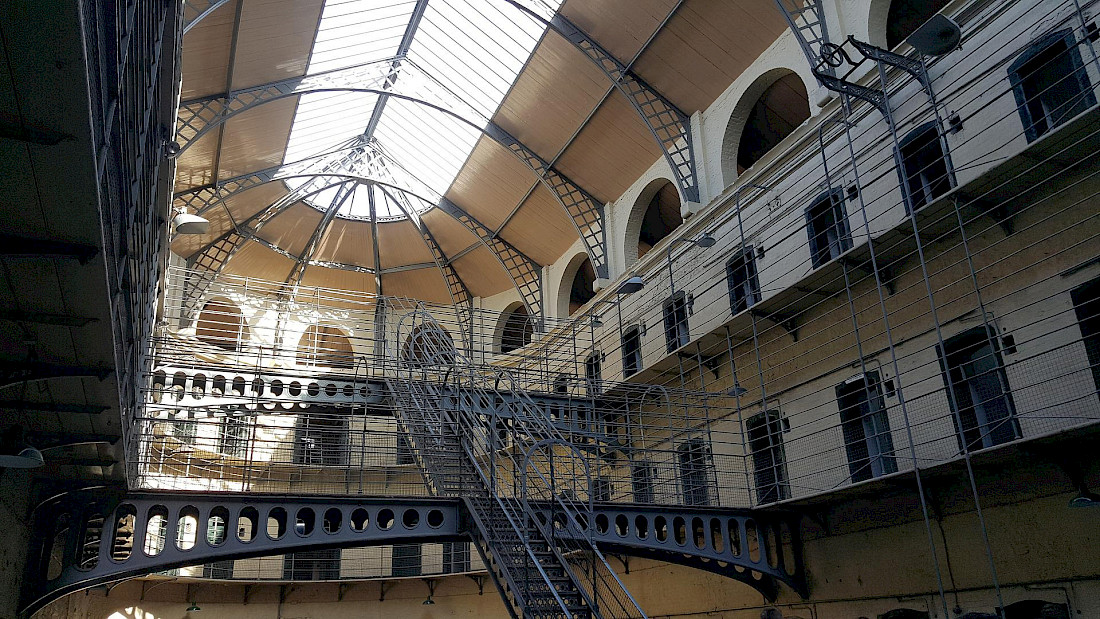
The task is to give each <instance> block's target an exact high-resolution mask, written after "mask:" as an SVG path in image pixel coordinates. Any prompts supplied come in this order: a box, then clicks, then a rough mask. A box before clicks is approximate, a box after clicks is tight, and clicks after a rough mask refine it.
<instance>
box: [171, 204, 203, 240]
mask: <svg viewBox="0 0 1100 619" xmlns="http://www.w3.org/2000/svg"><path fill="white" fill-rule="evenodd" d="M172 225H173V226H174V227H175V229H176V234H206V232H207V231H208V230H210V222H209V221H208V220H206V219H204V218H202V217H199V216H198V215H192V214H191V213H188V212H187V209H184V208H179V209H177V210H176V216H175V217H173V218H172Z"/></svg>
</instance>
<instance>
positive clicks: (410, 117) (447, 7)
mask: <svg viewBox="0 0 1100 619" xmlns="http://www.w3.org/2000/svg"><path fill="white" fill-rule="evenodd" d="M559 4H560V0H534V1H532V0H525V2H524V5H525V6H527V7H529V8H531V9H534V10H536V12H538V13H539V14H542V15H545V16H546V17H549V16H550V15H553V13H554V12H555V11H556V10H557V8H558V5H559ZM545 29H546V26H545V24H544V23H543V22H540V21H538V20H535V19H533V18H531V16H529V15H527V14H526V13H524V12H523V11H520V10H519V9H517V8H516V7H515V6H512V5H510V4H509V3H508V2H503V1H502V2H486V1H485V0H431V2H426V1H425V0H407V1H400V0H329V1H328V2H326V3H325V6H324V10H323V11H322V14H321V20H320V24H319V26H318V28H317V35H316V38H315V40H314V43H313V50H312V52H311V54H310V58H309V64H308V68H307V72H306V73H307V75H316V74H319V73H323V72H331V71H339V70H341V69H348V68H351V67H357V66H361V65H366V64H369V63H378V62H386V61H390V62H391V67H392V73H391V76H390V79H391V80H396V81H397V82H399V81H401V80H402V78H406V79H414V78H415V79H419V80H421V81H425V80H426V81H427V82H429V83H430V88H429V89H428V91H431V92H433V93H439V94H441V95H442V96H444V97H446V98H447V99H449V100H452V101H454V102H457V103H458V105H457V107H459V108H461V109H462V112H461V113H462V116H463V118H464V119H465V120H466V121H467V122H463V121H462V120H459V119H457V118H454V117H453V116H450V115H448V114H446V113H444V112H441V111H439V110H437V109H434V108H433V107H430V106H427V105H423V104H421V103H418V102H415V101H411V100H408V99H405V98H399V97H392V96H388V95H386V94H376V93H367V92H346V91H325V92H315V93H308V94H305V95H303V96H302V97H301V99H300V101H299V103H298V107H297V111H296V113H295V116H294V121H293V124H292V126H291V131H290V138H289V140H288V143H287V148H286V153H285V156H284V159H283V162H284V163H291V162H296V161H301V160H305V159H309V158H311V157H315V156H318V155H322V154H325V153H328V152H331V151H333V149H335V148H338V146H339V145H340V144H342V143H345V142H346V141H347V140H349V139H351V138H355V137H356V136H363V137H365V138H367V139H373V140H375V141H376V142H377V144H378V145H380V146H381V147H382V148H383V149H384V150H385V152H386V153H387V154H388V159H389V160H390V161H389V165H388V169H389V171H390V172H391V173H392V174H393V175H394V177H395V181H396V182H395V184H396V185H399V186H402V187H415V188H422V189H427V190H428V191H427V192H424V193H429V194H435V195H442V194H444V193H446V191H447V189H448V187H449V186H450V185H451V183H452V182H453V181H454V179H455V176H456V175H457V174H458V172H459V170H460V168H461V167H462V165H463V163H464V162H465V161H466V159H467V157H469V155H470V153H471V152H472V151H473V149H474V146H475V144H476V143H477V140H478V138H479V137H480V135H481V132H480V128H481V127H484V126H485V124H486V122H487V121H488V119H489V118H490V117H491V116H492V115H493V113H494V112H495V111H496V109H497V108H498V107H499V106H500V103H501V101H502V100H503V99H504V97H505V95H506V94H507V93H508V91H509V89H510V88H511V87H512V84H513V82H514V81H515V80H516V76H517V75H518V74H519V72H520V71H521V70H522V69H523V67H524V65H525V63H526V62H527V59H528V58H529V57H530V55H531V52H532V50H533V49H534V48H535V46H536V44H537V43H538V41H539V39H540V38H541V37H542V36H543V34H544V31H545ZM413 73H415V76H413V75H411V74H413ZM426 92H427V91H426ZM449 107H456V106H454V105H452V106H449ZM301 182H305V179H300V180H298V181H297V182H295V181H294V180H291V181H288V184H290V185H291V187H292V188H293V187H295V186H297V184H299V183H301ZM418 195H421V197H425V198H428V199H425V200H421V199H416V198H413V199H411V200H410V201H409V205H410V206H411V207H412V209H413V210H414V211H420V210H424V209H426V208H429V207H430V206H432V203H431V202H430V199H431V197H430V195H429V196H423V193H421V194H418ZM337 197H338V188H337V187H331V188H329V189H327V190H325V191H322V192H320V193H317V194H314V195H313V196H311V197H310V198H309V199H308V201H309V202H310V203H311V204H313V205H314V206H315V207H317V208H319V209H322V210H324V209H326V208H328V207H329V206H330V205H331V204H332V201H333V200H334V199H337ZM369 204H370V200H369V199H368V197H367V194H366V188H365V187H359V188H357V189H356V190H355V191H354V194H353V195H352V196H350V197H348V198H347V199H345V200H343V201H342V203H341V204H340V205H339V207H338V210H337V214H338V215H340V216H344V217H351V218H367V217H369V213H370V211H369ZM374 206H375V211H376V214H377V217H378V218H379V219H390V218H398V217H402V216H404V214H403V212H402V210H401V209H399V208H398V207H397V205H396V204H395V203H394V201H393V200H376V201H375V205H374Z"/></svg>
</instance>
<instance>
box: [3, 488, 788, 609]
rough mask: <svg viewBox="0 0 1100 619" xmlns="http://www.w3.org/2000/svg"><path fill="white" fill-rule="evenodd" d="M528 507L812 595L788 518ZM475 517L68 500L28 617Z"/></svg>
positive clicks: (365, 504) (41, 523)
mask: <svg viewBox="0 0 1100 619" xmlns="http://www.w3.org/2000/svg"><path fill="white" fill-rule="evenodd" d="M531 508H532V511H533V513H534V514H535V516H536V518H535V520H536V521H537V522H540V523H544V524H545V523H548V522H556V523H558V526H556V527H553V528H554V529H555V531H556V533H555V534H554V537H557V538H560V539H567V538H578V537H580V538H588V539H590V540H591V541H592V542H593V543H594V544H596V545H598V547H599V548H601V549H603V550H604V552H607V553H611V554H612V555H613V556H614V555H618V556H619V557H620V558H624V557H630V556H638V557H646V558H651V559H656V560H660V561H667V562H670V563H677V564H681V565H687V566H691V567H695V568H699V569H704V570H709V571H711V572H715V573H718V574H722V575H725V576H728V577H730V578H734V579H736V580H739V581H741V582H743V583H746V584H748V585H750V586H752V587H754V588H755V589H757V590H758V591H760V592H761V593H762V594H763V595H764V596H765V597H767V598H768V599H774V598H775V596H776V595H777V593H778V590H779V585H780V583H782V584H784V585H786V586H788V587H790V588H791V589H793V590H794V591H796V592H798V593H799V594H801V595H803V596H805V595H806V594H807V590H806V581H805V574H804V572H803V567H802V551H801V546H800V544H799V537H798V529H797V521H796V520H795V519H794V518H792V517H791V516H787V515H782V514H768V513H753V512H751V511H748V510H728V509H714V508H704V507H656V506H644V505H632V504H596V505H595V507H594V509H593V511H592V514H593V516H594V518H593V520H592V522H593V524H594V526H592V527H591V528H590V529H589V528H588V527H585V528H583V529H582V528H581V527H578V526H569V525H567V526H560V525H561V522H562V521H561V518H560V513H555V510H554V508H553V506H552V505H546V504H537V503H532V504H531ZM470 513H471V512H470V506H469V500H466V499H450V498H407V499H396V498H387V499H369V498H362V497H356V498H330V497H317V498H287V497H277V496H270V497H264V496H255V495H247V496H246V495H239V494H201V495H199V494H182V493H168V492H161V493H131V494H113V495H112V494H106V493H103V492H102V491H99V492H94V491H93V492H78V493H72V494H67V495H63V496H60V497H57V498H55V499H54V500H52V501H50V502H48V503H46V504H43V505H41V506H40V507H39V508H38V509H37V510H36V512H35V514H34V519H33V528H34V532H35V534H34V537H33V540H34V541H33V542H32V545H31V548H30V550H29V553H28V559H27V574H26V578H25V580H24V588H23V597H22V599H21V604H20V608H21V614H22V615H23V616H24V617H27V616H30V615H31V614H32V613H34V612H35V611H37V610H38V609H40V608H42V607H43V606H44V605H46V604H47V603H49V602H50V601H52V600H55V599H57V598H60V597H62V596H63V595H65V594H68V593H71V592H74V591H79V590H82V589H86V588H89V587H93V586H96V585H102V584H107V583H111V582H116V581H119V580H122V579H126V578H133V577H137V576H143V575H147V574H152V573H156V572H161V571H165V570H170V569H174V568H179V567H185V566H190V565H199V564H204V563H210V562H214V561H224V560H233V559H244V558H249V557H259V556H269V555H277V554H286V553H292V552H296V551H302V550H312V549H323V548H353V547H363V546H371V545H387V544H402V543H426V542H443V541H460V540H467V541H468V540H471V539H476V538H477V537H479V534H478V532H477V531H476V530H473V527H476V526H477V525H476V524H475V522H474V520H473V519H472V518H471V517H470ZM480 536H481V537H484V534H481V535H480ZM479 551H481V552H482V553H483V558H484V559H486V561H485V562H486V565H487V566H490V569H489V571H490V576H492V577H493V580H494V582H495V583H497V586H498V588H499V589H500V591H501V593H502V595H504V596H505V599H506V600H507V599H508V596H509V595H515V592H512V591H508V590H507V588H506V587H505V586H504V584H503V583H502V582H501V579H500V577H499V575H496V574H493V569H492V565H493V562H492V561H491V559H490V557H487V556H484V549H482V548H481V547H479ZM506 605H507V606H508V607H509V609H510V610H511V609H512V606H511V605H508V604H506ZM513 612H514V611H513ZM529 614H530V613H529ZM598 615H599V613H592V616H598Z"/></svg>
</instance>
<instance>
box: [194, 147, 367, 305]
mask: <svg viewBox="0 0 1100 619" xmlns="http://www.w3.org/2000/svg"><path fill="white" fill-rule="evenodd" d="M353 143H355V146H354V147H353V148H352V149H351V150H349V151H346V152H342V153H334V154H332V155H331V156H330V157H329V158H328V159H326V160H322V161H319V162H314V165H313V166H311V167H313V168H317V169H314V170H313V171H312V172H311V173H310V174H304V170H303V174H302V175H303V176H309V177H310V178H309V180H307V181H306V182H305V183H303V184H301V185H299V186H298V187H296V188H295V189H293V190H292V191H290V192H289V193H288V194H286V195H285V196H283V197H281V198H279V199H278V200H276V201H275V202H272V203H271V204H269V205H268V206H267V207H265V208H263V209H261V210H259V211H257V212H256V213H254V214H253V215H252V216H251V217H249V218H248V219H246V220H245V221H243V222H237V221H233V229H231V230H229V231H227V232H226V233H225V234H223V235H222V236H220V237H218V238H217V239H215V240H214V241H212V242H210V243H208V244H207V245H206V246H205V247H203V248H202V249H200V250H199V251H198V252H196V253H195V254H194V255H193V256H192V257H191V258H190V259H189V261H190V262H191V266H192V274H191V275H190V276H188V279H187V281H186V282H185V285H184V294H183V308H182V309H183V315H184V316H187V317H190V316H193V315H194V314H195V312H196V310H197V309H198V307H199V303H200V302H201V301H202V299H203V298H204V297H205V296H206V291H207V289H208V288H209V287H210V285H211V284H213V283H214V281H215V280H216V279H217V278H218V275H220V274H221V272H222V270H223V269H224V268H225V265H226V264H227V263H228V262H229V259H230V258H232V257H233V255H234V254H235V253H237V251H239V250H240V249H241V247H243V246H244V243H245V241H247V240H249V239H250V238H258V237H256V236H255V235H256V233H257V232H259V230H260V229H261V228H263V226H264V225H265V224H266V223H267V222H269V221H271V220H272V219H274V218H275V217H276V216H277V215H279V214H280V213H282V212H283V211H285V210H286V209H288V208H290V207H291V206H293V205H294V204H295V203H297V202H298V201H299V200H302V199H303V198H305V197H307V196H309V195H312V194H314V193H318V192H320V191H323V190H324V189H325V188H327V187H328V186H330V185H333V184H339V183H344V182H347V181H348V180H354V177H352V178H349V175H351V174H354V173H355V170H356V169H357V168H360V167H369V166H370V165H372V163H373V162H374V160H375V159H376V157H375V154H376V153H375V152H374V151H372V150H370V149H368V148H367V145H366V144H360V143H356V142H354V141H353ZM306 169H309V168H306ZM280 178H290V176H286V177H280ZM270 180H273V178H272V177H271V176H270V175H268V174H263V173H260V174H251V175H247V176H245V177H237V178H235V179H230V180H229V181H226V183H223V184H222V185H221V187H220V188H219V189H217V190H215V191H214V192H213V193H214V195H217V194H218V193H219V192H223V193H224V194H225V195H223V196H222V197H221V198H220V199H218V200H217V201H216V204H221V203H222V201H224V199H225V198H226V197H228V196H230V195H234V194H236V193H239V192H241V191H244V190H246V189H250V188H252V187H256V186H258V185H260V184H262V183H264V182H270ZM227 187H233V188H234V189H233V190H227V189H226V188H227ZM211 208H212V206H211ZM289 257H290V258H291V259H295V256H293V254H289Z"/></svg>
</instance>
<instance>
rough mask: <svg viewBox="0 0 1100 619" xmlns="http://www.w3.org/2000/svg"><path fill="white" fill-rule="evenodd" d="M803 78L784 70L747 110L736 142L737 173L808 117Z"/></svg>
mask: <svg viewBox="0 0 1100 619" xmlns="http://www.w3.org/2000/svg"><path fill="white" fill-rule="evenodd" d="M809 101H810V99H809V96H808V95H807V94H806V86H805V84H803V83H802V79H801V78H800V77H798V76H797V75H795V74H794V73H787V74H785V75H783V76H782V77H780V78H779V79H777V80H775V82H773V83H772V85H771V86H768V87H767V89H766V90H764V92H763V93H762V94H761V95H760V98H759V99H757V100H756V103H754V104H753V106H752V109H751V110H750V111H749V114H748V118H747V119H746V121H745V126H744V128H743V129H742V130H741V139H740V140H739V141H738V144H737V173H738V174H741V173H742V172H744V171H745V170H747V169H749V168H751V167H752V166H753V164H755V163H756V162H757V161H759V160H760V159H761V158H762V157H763V156H764V155H766V154H768V151H770V150H771V149H773V148H775V147H776V145H778V144H779V143H780V142H782V141H783V138H785V137H787V136H788V135H790V134H791V133H792V132H793V131H794V130H795V129H797V128H798V126H799V125H801V124H802V123H803V122H805V121H806V119H807V118H809V117H810V102H809Z"/></svg>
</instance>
